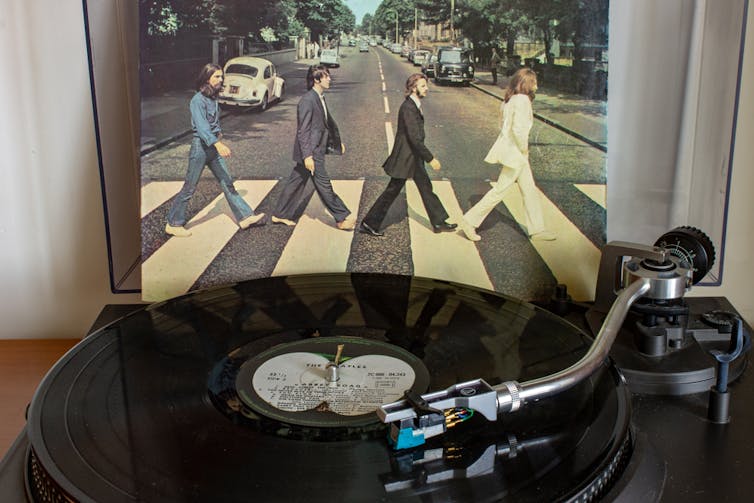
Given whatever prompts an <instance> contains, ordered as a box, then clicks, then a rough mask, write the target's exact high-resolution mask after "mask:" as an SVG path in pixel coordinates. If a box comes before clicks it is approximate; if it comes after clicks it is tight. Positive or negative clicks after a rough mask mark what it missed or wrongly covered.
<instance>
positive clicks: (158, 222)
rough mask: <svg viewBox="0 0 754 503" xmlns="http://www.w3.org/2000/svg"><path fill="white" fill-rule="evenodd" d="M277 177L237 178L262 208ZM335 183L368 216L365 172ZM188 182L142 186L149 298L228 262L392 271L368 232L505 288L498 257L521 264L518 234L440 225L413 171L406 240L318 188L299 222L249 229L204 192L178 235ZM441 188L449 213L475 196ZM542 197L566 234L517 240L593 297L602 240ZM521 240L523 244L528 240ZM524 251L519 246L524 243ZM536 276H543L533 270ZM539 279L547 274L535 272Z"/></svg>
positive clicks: (233, 269) (263, 270)
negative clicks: (170, 231)
mask: <svg viewBox="0 0 754 503" xmlns="http://www.w3.org/2000/svg"><path fill="white" fill-rule="evenodd" d="M279 183H280V181H279V180H276V179H275V180H238V181H236V182H235V185H236V189H237V190H238V192H239V194H241V195H242V197H244V199H245V200H246V201H247V202H248V203H249V204H250V205H251V207H252V208H255V209H260V206H264V204H265V202H266V201H269V200H270V198H271V194H272V193H273V192H274V190H275V189H276V187H277V186H278V184H279ZM332 183H333V187H334V188H335V191H336V192H337V193H338V195H339V196H340V197H341V198H342V199H343V201H344V202H345V203H346V205H347V206H348V208H349V209H351V211H352V212H353V213H354V214H355V215H359V217H361V216H363V214H364V213H365V212H366V211H367V209H368V208H361V207H360V206H361V205H362V204H368V203H363V202H362V199H363V198H364V194H365V192H366V189H365V184H366V181H365V180H363V179H357V180H333V181H332ZM181 184H182V182H176V181H167V182H159V181H154V182H150V183H148V184H146V185H145V186H143V187H142V191H141V212H142V215H141V217H142V228H143V231H142V233H143V241H144V243H143V249H144V250H145V254H144V256H143V263H142V297H143V298H144V300H146V301H159V300H164V299H167V298H171V297H175V296H177V295H181V294H184V293H186V292H189V291H190V290H193V289H195V288H197V287H204V286H208V283H211V279H210V280H208V279H206V278H207V276H211V277H217V276H218V275H217V274H214V273H213V274H211V275H208V273H207V271H216V270H218V269H222V268H226V269H229V270H230V271H229V272H228V273H227V274H225V275H223V276H221V277H222V279H223V281H224V282H230V281H240V280H244V279H250V278H254V277H260V276H285V275H292V274H307V273H316V272H345V271H380V270H385V269H383V268H382V266H383V265H384V264H383V263H382V262H381V261H383V260H385V258H384V257H382V256H381V255H380V254H375V253H372V252H367V251H365V250H368V249H367V248H364V247H363V246H362V247H360V246H358V245H359V243H360V242H363V240H370V239H371V240H382V241H377V243H378V245H379V246H380V247H384V248H385V249H390V251H391V253H392V254H404V255H407V256H408V260H410V264H411V269H412V270H411V273H412V274H414V275H416V276H424V277H430V278H438V279H444V280H449V281H455V282H460V283H464V284H469V285H473V286H478V287H482V288H486V289H491V290H500V289H501V288H503V287H502V286H501V283H500V282H499V281H496V277H497V276H499V275H500V271H496V268H497V267H500V265H499V264H500V263H504V264H507V265H506V267H517V266H520V264H515V263H507V262H510V261H506V260H505V257H506V255H507V254H508V253H509V252H510V250H508V249H506V247H507V246H514V244H512V241H511V243H509V242H505V241H502V240H501V242H496V243H495V244H494V246H493V245H492V243H490V241H489V240H485V238H484V233H483V241H482V242H481V243H484V246H480V243H474V242H471V241H469V240H467V239H465V238H464V237H463V235H462V234H461V233H458V232H456V233H440V234H435V233H434V232H432V230H431V226H430V225H429V219H428V217H427V214H426V212H425V210H424V206H423V204H422V203H421V198H420V196H419V192H418V190H417V189H416V186H415V185H414V183H413V181H410V180H409V181H408V182H407V184H406V191H405V202H406V207H407V215H406V217H405V218H404V219H403V220H402V222H401V223H400V224H393V225H406V226H407V228H408V231H407V232H408V242H406V243H403V242H402V241H400V242H399V241H398V240H396V239H391V237H390V233H388V234H387V235H386V236H385V237H382V238H373V237H368V236H366V235H363V234H358V233H353V232H344V231H341V230H339V229H337V228H336V227H335V225H334V220H333V218H332V217H331V216H330V215H329V213H328V212H327V210H326V209H325V207H324V206H323V204H322V202H321V201H320V199H319V198H318V197H317V196H316V195H314V196H313V197H311V198H310V199H309V201H308V202H307V203H306V207H305V209H304V210H303V214H302V216H301V217H300V218H299V219H298V222H297V225H296V226H295V227H285V226H280V225H272V224H270V223H268V224H267V225H262V226H257V227H252V228H250V229H247V230H241V229H239V227H238V226H237V224H236V222H235V220H234V219H233V216H232V213H231V211H230V208H229V207H228V205H227V202H226V201H225V199H224V197H223V196H222V194H221V193H219V191H218V194H217V195H216V196H214V197H211V196H210V197H206V198H205V199H204V200H203V202H202V207H201V208H200V209H199V210H198V211H193V212H192V213H191V214H192V215H193V216H192V217H191V220H190V221H189V222H188V223H187V225H186V227H187V228H188V229H189V230H191V232H192V235H191V236H190V237H185V238H177V237H170V236H167V235H164V232H162V231H161V226H164V222H165V219H164V218H165V217H164V215H166V214H167V210H168V208H169V206H170V203H171V200H172V198H173V197H174V196H175V195H176V194H177V192H178V191H179V190H180V187H181ZM383 184H384V181H379V182H378V185H379V187H380V188H381V187H382V185H383ZM433 187H434V191H435V193H436V194H437V195H438V197H439V198H440V200H441V201H442V203H443V205H444V206H445V208H446V210H447V211H448V214H449V215H450V218H449V221H451V222H453V221H457V220H458V219H459V218H460V216H461V215H462V214H463V212H464V209H468V203H467V202H465V201H464V200H463V198H462V197H461V196H460V195H459V188H458V186H457V182H455V181H453V182H451V181H449V180H435V181H433ZM573 188H574V189H575V191H578V192H579V193H582V194H583V196H584V197H583V200H582V201H581V202H579V203H578V204H580V205H583V204H593V205H594V206H595V207H597V206H599V207H600V208H603V209H604V206H605V186H604V185H600V184H592V185H586V184H585V185H573ZM540 197H541V200H542V203H543V209H544V215H545V221H546V222H548V228H551V229H552V230H554V231H555V232H556V233H557V234H558V239H557V240H556V241H549V242H544V241H533V242H532V241H528V240H525V239H519V240H518V242H517V244H515V246H518V247H519V248H520V247H521V246H526V247H527V253H528V254H529V255H531V256H532V259H531V260H535V261H536V262H537V263H538V264H540V267H541V269H543V270H545V271H548V272H547V275H548V276H549V277H550V280H551V281H552V282H553V284H554V283H564V284H566V285H567V286H568V291H569V293H570V295H571V296H572V297H573V298H574V299H575V300H588V299H591V298H592V297H593V295H594V288H595V283H596V276H597V268H598V265H599V248H598V244H599V243H595V239H594V238H593V237H592V238H590V237H587V236H586V235H585V234H584V232H583V231H582V230H581V229H579V227H578V226H577V225H576V224H574V223H573V222H572V219H571V218H569V215H568V212H567V211H564V210H563V209H562V208H561V206H562V205H560V206H559V205H558V204H556V203H555V202H553V201H552V200H551V199H550V198H549V197H548V196H547V194H545V193H544V192H540ZM194 199H199V198H197V197H195V198H194ZM503 205H504V208H502V206H503ZM503 205H501V210H502V211H506V212H507V213H508V214H509V215H510V217H511V218H512V219H513V221H514V222H515V223H517V224H518V225H519V226H525V215H524V212H523V207H522V203H521V197H520V194H519V191H517V190H508V191H507V192H506V194H505V197H504V200H503ZM267 206H269V203H267ZM261 211H265V208H264V207H263V208H261ZM603 214H604V213H603ZM359 220H360V218H359ZM514 227H515V225H514ZM509 232H516V233H518V235H519V238H520V235H521V234H522V233H521V231H520V230H514V231H511V230H509ZM490 235H491V233H490ZM514 237H515V236H514ZM490 239H491V238H490ZM360 240H362V241H360ZM521 242H523V243H525V244H523V245H522V244H521ZM370 244H371V243H370ZM238 249H254V250H262V251H261V252H259V253H267V255H268V256H267V257H266V260H255V259H253V258H252V259H248V258H243V259H241V258H239V257H238V252H237V251H233V252H229V251H228V250H238ZM371 249H372V250H373V248H371ZM265 250H266V251H265ZM528 250H530V251H528ZM517 252H518V253H521V250H520V249H519V250H517ZM524 277H526V275H524ZM531 277H532V278H535V275H532V276H531ZM532 280H534V279H532ZM539 280H541V278H540V279H537V281H539ZM505 290H506V291H505V292H504V293H510V294H512V295H517V296H520V295H521V293H520V292H516V291H507V290H508V288H505Z"/></svg>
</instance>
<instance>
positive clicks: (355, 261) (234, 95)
mask: <svg viewBox="0 0 754 503" xmlns="http://www.w3.org/2000/svg"><path fill="white" fill-rule="evenodd" d="M139 16H140V17H139V22H140V28H139V30H140V31H139V36H140V72H139V77H140V90H141V218H142V220H141V222H142V296H143V298H144V299H145V300H150V301H155V300H161V299H165V298H169V297H174V296H176V295H180V294H183V293H186V292H189V291H191V290H195V289H199V288H204V287H209V286H213V285H218V284H224V283H232V282H235V281H239V280H246V279H253V278H260V277H269V276H280V275H289V274H306V273H315V272H385V273H395V274H406V275H417V276H425V277H431V278H439V279H446V280H452V281H458V282H461V283H465V284H470V285H474V286H479V287H483V288H487V289H491V290H495V291H502V292H506V293H508V294H511V295H514V296H517V297H520V298H524V299H536V298H543V297H549V295H551V292H552V288H553V287H554V286H555V285H556V284H558V283H566V284H568V287H569V292H570V294H571V295H572V296H573V297H574V298H577V299H584V300H586V299H590V298H592V297H593V295H594V284H595V280H596V271H597V266H598V257H599V249H600V248H601V246H602V245H603V244H604V243H605V221H606V210H605V192H606V185H605V184H606V175H605V173H606V155H607V154H606V151H607V131H606V110H607V72H608V33H607V31H608V1H607V0H592V1H589V2H583V1H582V2H575V1H573V2H569V1H554V0H552V1H539V2H518V1H509V2H481V3H469V2H460V1H459V2H456V3H455V6H454V9H453V10H452V11H451V9H450V5H449V4H448V5H446V2H436V1H416V2H399V1H395V0H385V1H382V2H379V1H341V0H327V1H319V2H313V1H308V0H301V1H298V0H297V1H293V0H290V1H284V2H272V1H255V2H247V1H235V0H216V1H212V2H198V1H197V2H181V3H179V4H178V3H175V2H167V1H160V0H157V1H150V2H141V3H140V12H139ZM432 58H434V59H432ZM437 58H439V59H437ZM208 64H214V65H216V66H210V67H207V66H206V65H208ZM319 65H323V67H324V68H325V69H326V71H327V73H328V74H329V75H328V78H327V83H326V87H324V86H323V84H322V82H321V81H320V80H317V82H316V83H317V84H318V86H319V89H318V90H317V89H315V87H316V86H314V79H311V80H310V83H309V84H307V72H308V71H309V69H310V67H315V68H316V67H318V66H319ZM207 68H209V69H210V70H209V71H208V70H207ZM203 70H204V74H203V76H201V77H199V79H200V80H201V82H197V78H198V76H199V75H200V73H201V72H202V71H203ZM215 70H220V72H219V75H220V76H221V77H222V78H223V80H222V81H221V82H218V83H216V85H217V87H216V88H211V83H210V81H209V79H210V78H212V73H213V71H215ZM416 73H420V74H423V75H424V76H425V77H426V78H425V79H424V82H425V85H424V87H423V88H422V89H421V90H420V91H418V92H417V90H416V82H414V83H413V88H412V89H410V90H409V91H408V92H407V90H406V84H407V80H408V79H409V77H410V76H411V75H412V74H416ZM309 87H311V89H309ZM202 88H204V89H205V91H204V92H202V91H201V89H202ZM314 92H317V93H318V94H311V93H314ZM319 94H322V96H324V99H325V103H326V104H325V105H324V108H323V107H322V105H320V104H319V103H318V101H317V102H316V103H315V101H311V100H309V98H308V97H310V96H318V95H319ZM411 94H413V95H414V96H415V97H416V99H413V98H411V97H410V95H411ZM506 100H508V101H507V102H506ZM416 103H418V104H419V105H420V108H417V106H416ZM405 104H412V105H413V108H412V109H409V108H407V107H405V106H404V105H405ZM503 105H504V106H503ZM506 109H507V110H506ZM323 112H324V113H323ZM417 112H418V113H417ZM312 114H313V118H312ZM407 124H408V126H407ZM409 130H410V131H409ZM324 134H326V135H327V137H328V138H329V139H330V143H331V145H330V148H329V149H324V148H322V147H323V146H322V145H319V144H318V142H320V141H324V140H323V138H324V136H323V135H324ZM337 137H339V141H337V140H335V141H334V145H333V139H334V138H337ZM420 137H421V139H419V138H420ZM394 145H396V146H395V147H394ZM325 151H326V152H327V153H325ZM409 151H410V152H409ZM391 152H392V154H394V155H392V156H391ZM335 154H339V155H335ZM307 157H310V158H311V160H312V165H313V166H312V167H313V171H310V169H309V168H308V167H307V165H306V162H305V159H306V158H307ZM389 157H390V158H391V159H392V160H391V161H390V162H387V159H388V158H389ZM433 163H435V164H436V165H433ZM383 165H384V166H383ZM435 168H437V169H435ZM483 198H484V200H483Z"/></svg>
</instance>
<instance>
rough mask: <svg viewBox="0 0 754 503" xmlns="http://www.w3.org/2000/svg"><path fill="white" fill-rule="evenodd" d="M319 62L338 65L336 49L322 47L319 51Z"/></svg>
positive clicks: (325, 64) (328, 65)
mask: <svg viewBox="0 0 754 503" xmlns="http://www.w3.org/2000/svg"><path fill="white" fill-rule="evenodd" d="M319 64H320V65H324V66H327V67H336V68H337V67H339V66H340V61H339V60H338V50H337V49H322V50H321V51H319Z"/></svg>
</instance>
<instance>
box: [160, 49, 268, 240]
mask: <svg viewBox="0 0 754 503" xmlns="http://www.w3.org/2000/svg"><path fill="white" fill-rule="evenodd" d="M222 87H223V70H222V68H220V66H218V65H216V64H214V63H208V64H206V65H204V68H202V70H201V72H199V76H198V77H197V79H196V89H197V92H196V94H194V97H193V98H191V102H190V103H189V110H190V111H191V127H192V128H193V130H194V137H193V139H192V140H191V149H190V151H189V163H188V170H187V171H186V179H185V181H184V183H183V187H181V191H180V192H178V195H177V196H176V197H175V199H174V200H173V205H172V206H171V208H170V212H169V213H168V222H167V224H166V225H165V232H167V233H168V234H170V235H172V236H177V237H187V236H190V235H191V231H190V230H188V229H186V228H185V227H184V226H185V225H186V221H187V218H186V207H187V206H188V202H189V201H190V200H191V197H192V196H193V195H194V191H196V185H197V183H198V182H199V176H200V175H201V174H202V171H203V170H204V166H209V169H210V170H211V171H212V174H213V175H215V178H216V179H217V181H218V182H220V187H221V188H222V190H223V194H225V199H227V201H228V205H229V206H230V209H231V211H232V212H233V215H234V216H235V217H236V221H237V222H238V226H239V227H240V228H241V229H246V228H248V227H250V226H252V225H254V224H255V223H257V222H259V221H260V220H261V219H262V218H263V217H264V213H257V214H255V213H254V210H252V209H251V207H250V206H249V205H248V204H247V203H246V201H244V199H243V198H242V197H241V196H240V194H239V193H238V192H237V191H236V188H235V187H234V186H233V179H232V178H231V176H230V173H229V172H228V167H227V165H226V164H225V159H227V158H229V157H230V148H228V146H227V145H225V144H224V143H223V142H222V141H221V140H222V132H221V129H220V105H219V103H218V102H217V96H218V94H220V90H221V89H222Z"/></svg>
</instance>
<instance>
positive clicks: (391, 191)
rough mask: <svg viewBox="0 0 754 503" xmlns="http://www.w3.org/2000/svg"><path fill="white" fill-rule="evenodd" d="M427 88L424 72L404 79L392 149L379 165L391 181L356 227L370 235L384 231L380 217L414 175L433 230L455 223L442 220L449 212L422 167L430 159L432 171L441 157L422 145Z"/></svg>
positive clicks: (435, 168) (436, 230)
mask: <svg viewBox="0 0 754 503" xmlns="http://www.w3.org/2000/svg"><path fill="white" fill-rule="evenodd" d="M428 91H429V86H428V85H427V78H426V77H425V76H424V74H421V73H415V74H413V75H411V76H410V77H409V78H408V80H407V81H406V99H405V100H404V101H403V104H402V105H401V108H400V110H399V111H398V129H397V131H396V133H395V142H394V144H393V150H392V152H390V156H389V157H388V158H387V160H386V161H385V163H384V164H383V165H382V167H383V168H385V172H386V173H387V174H388V175H390V182H389V183H388V184H387V187H385V190H384V191H383V192H382V194H381V195H380V196H379V197H378V198H377V200H376V201H375V202H374V204H373V205H372V208H371V209H370V210H369V212H367V214H366V216H365V217H364V219H363V220H362V221H361V225H360V226H359V231H360V232H363V233H364V234H370V235H372V236H382V235H383V234H384V233H383V232H382V231H380V226H381V225H382V221H383V220H384V219H385V215H386V214H387V211H388V210H389V209H390V206H391V205H392V204H393V201H395V198H396V197H398V194H399V193H400V192H401V190H402V189H403V186H404V185H405V184H406V179H407V178H413V179H414V182H416V188H417V189H419V195H421V198H422V203H424V208H426V210H427V215H429V221H430V222H431V224H432V230H433V231H435V232H447V231H452V230H453V229H455V228H456V224H450V223H448V222H446V221H445V220H446V219H447V218H448V213H447V212H446V211H445V208H444V207H443V205H442V203H441V202H440V198H438V197H437V195H436V194H435V193H434V192H433V191H432V182H431V181H430V179H429V176H428V175H427V172H426V170H425V169H424V163H425V162H426V163H429V165H430V166H432V169H434V170H435V171H437V170H439V169H440V161H438V160H437V159H436V158H435V156H433V155H432V152H430V151H429V149H428V148H427V147H426V146H425V145H424V115H422V112H421V100H422V99H424V97H425V96H427V92H428Z"/></svg>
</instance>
